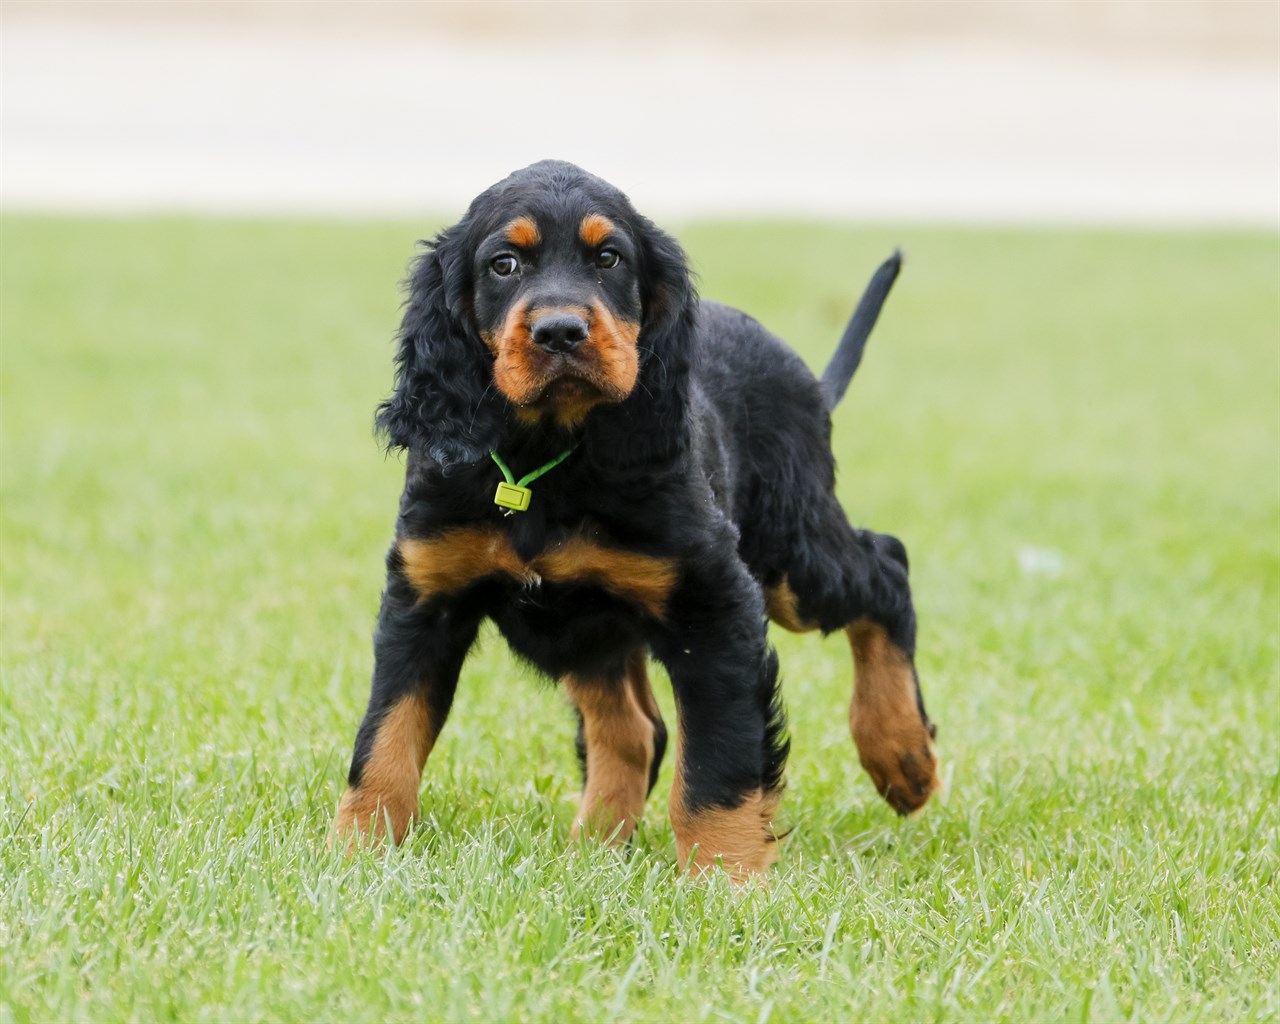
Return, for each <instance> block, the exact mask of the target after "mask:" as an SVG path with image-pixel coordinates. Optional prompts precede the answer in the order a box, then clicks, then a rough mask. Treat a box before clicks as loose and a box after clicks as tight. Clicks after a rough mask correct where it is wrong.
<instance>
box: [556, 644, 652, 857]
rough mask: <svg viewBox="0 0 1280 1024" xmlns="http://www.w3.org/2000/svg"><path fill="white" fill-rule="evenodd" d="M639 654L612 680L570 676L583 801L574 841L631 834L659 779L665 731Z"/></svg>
mask: <svg viewBox="0 0 1280 1024" xmlns="http://www.w3.org/2000/svg"><path fill="white" fill-rule="evenodd" d="M645 659H646V654H645V652H644V651H643V650H636V651H632V652H631V653H630V654H629V655H628V656H627V658H626V661H625V664H624V665H623V668H622V670H621V671H620V672H619V673H618V674H617V675H614V676H611V677H610V678H601V679H597V678H588V677H584V676H576V675H570V676H566V677H565V678H564V680H563V682H564V688H565V692H566V693H567V694H568V696H569V699H570V700H571V701H572V702H573V705H574V707H575V708H576V709H577V712H578V756H579V758H580V759H581V761H582V773H583V786H582V799H581V801H580V802H579V804H578V813H577V815H576V816H575V818H574V823H573V836H574V838H577V837H578V836H580V835H589V836H593V837H595V838H597V839H603V840H607V841H609V842H611V843H614V844H621V843H625V842H626V841H627V840H628V839H630V838H631V834H632V833H633V832H634V831H635V828H636V822H637V821H638V820H639V818H640V814H641V812H642V811H643V809H644V801H645V798H646V797H647V796H648V795H649V792H650V790H652V789H653V784H654V782H655V781H657V778H658V768H659V767H660V766H661V764H662V755H663V753H664V752H665V751H666V746H667V729H666V726H665V725H664V724H663V721H662V714H661V712H660V711H659V710H658V704H657V701H656V700H654V696H653V690H652V689H651V688H650V686H649V674H648V671H647V668H646V664H645Z"/></svg>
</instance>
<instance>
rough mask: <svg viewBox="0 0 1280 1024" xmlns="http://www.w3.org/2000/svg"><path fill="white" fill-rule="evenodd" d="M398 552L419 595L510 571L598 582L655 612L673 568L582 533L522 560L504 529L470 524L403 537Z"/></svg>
mask: <svg viewBox="0 0 1280 1024" xmlns="http://www.w3.org/2000/svg"><path fill="white" fill-rule="evenodd" d="M400 557H401V559H402V560H403V562H404V574H405V577H406V578H407V579H408V580H409V582H410V583H411V584H412V585H413V588H414V589H415V590H416V591H417V592H418V594H419V595H420V596H421V597H422V599H423V600H426V599H427V598H429V597H434V596H436V595H438V594H449V593H453V592H455V591H458V590H461V589H462V588H463V587H466V586H468V585H469V584H471V583H474V582H475V581H476V580H480V579H483V578H485V577H486V576H509V577H510V578H511V579H514V580H516V581H517V582H520V583H524V584H526V585H530V586H535V585H537V584H539V583H541V582H544V581H545V582H547V583H578V584H589V585H592V586H597V587H599V588H600V589H601V590H605V591H607V592H609V593H610V594H613V595H615V596H616V597H621V598H623V599H624V600H628V601H633V602H635V603H636V604H638V605H640V606H641V607H642V608H644V610H645V611H647V612H648V613H649V614H650V615H653V616H654V617H656V618H661V617H662V615H663V612H664V610H665V608H666V603H667V596H668V595H669V594H670V592H671V587H672V586H673V585H674V584H675V581H676V571H677V570H676V563H675V560H674V559H671V558H655V557H653V556H652V555H642V554H639V553H637V552H634V551H624V550H622V549H621V548H609V547H603V546H602V545H599V544H596V543H595V542H593V541H590V540H587V539H586V538H584V537H570V538H569V539H567V540H565V541H562V542H560V543H559V544H556V545H554V546H553V547H549V548H547V549H546V550H545V551H542V552H540V553H539V554H537V555H535V556H534V557H533V558H531V559H530V560H529V561H527V562H526V561H524V560H523V559H522V558H520V556H519V555H517V554H516V552H515V549H514V548H513V547H512V546H511V542H510V540H508V539H507V537H505V536H504V535H503V534H501V533H497V532H495V531H493V530H487V529H483V528H481V527H474V526H464V527H459V528H457V529H454V530H450V531H449V532H448V533H445V534H443V535H442V536H440V537H434V538H432V539H431V540H416V539H414V538H411V537H408V538H405V539H404V540H402V541H400Z"/></svg>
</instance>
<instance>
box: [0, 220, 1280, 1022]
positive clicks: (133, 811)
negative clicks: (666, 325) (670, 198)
mask: <svg viewBox="0 0 1280 1024" xmlns="http://www.w3.org/2000/svg"><path fill="white" fill-rule="evenodd" d="M0 230H2V237H0V242H2V247H3V248H2V253H3V275H2V282H0V283H2V292H0V332H2V333H0V339H2V340H0V344H2V354H3V390H2V392H0V404H2V413H0V415H2V417H3V418H2V427H3V437H2V440H3V448H2V450H0V471H2V483H3V488H2V494H0V500H2V503H3V508H2V514H3V521H2V527H3V530H2V536H0V571H2V572H3V634H2V636H0V640H2V645H3V649H2V652H0V657H2V665H3V676H2V679H0V682H2V686H0V751H2V752H3V758H4V768H3V772H2V773H0V1022H3V1021H27V1020H44V1019H65V1020H95V1021H96V1020H109V1019H139V1020H150V1019H178V1020H184V1021H201V1020H227V1019H268V1020H294V1019H299V1020H301V1019H322V1020H347V1019H362V1020H363V1019H368V1020H381V1019H385V1018H392V1019H402V1020H418V1019H455V1018H457V1019H462V1018H468V1019H478V1020H505V1019H520V1020H551V1019H556V1020H560V1019H580V1020H590V1021H595V1020H614V1019H616V1020H670V1019H679V1020H699V1021H701V1020H706V1021H747V1022H757V1021H765V1020H773V1021H807V1020H853V1019H872V1020H922V1019H928V1020H984V1021H985V1020H993V1019H997V1020H1015V1021H1024V1020H1035V1021H1050V1020H1066V1021H1072V1022H1076V1021H1085V1020H1120V1019H1138V1020H1143V1021H1159V1020H1179V1021H1184V1020H1199V1021H1219V1020H1226V1019H1244V1020H1257V1021H1264V1020H1275V1019H1276V1018H1277V1016H1278V1015H1280V991H1278V990H1277V981H1276V978H1277V976H1278V975H1280V885H1278V883H1280V877H1278V876H1280V305H1278V303H1280V300H1278V298H1277V282H1278V281H1280V246H1278V244H1277V239H1276V237H1275V236H1274V235H1271V234H1230V233H1217V234H1215V233H1119V232H1069V231H1030V230H1029V231H980V230H945V231H943V230H937V231H934V230H923V229H917V228H912V229H903V230H890V229H888V228H885V227H875V228H870V229H860V230H855V229H852V228H837V227H829V226H828V227H816V226H804V225H698V226H692V227H688V228H687V229H685V230H683V231H681V232H679V233H680V235H681V237H682V238H683V240H684V241H685V243H686V245H687V247H688V249H689V252H690V254H691V256H692V258H693V260H694V262H695V265H696V266H697V268H698V270H699V271H700V273H701V275H702V288H703V292H704V293H705V294H707V295H709V296H713V297H716V298H719V299H722V300H725V301H728V302H731V303H734V304H737V305H740V306H742V307H744V308H746V309H747V310H749V311H750V312H751V313H753V314H754V315H756V316H757V317H758V318H759V319H761V320H762V321H763V322H764V323H765V324H766V325H767V326H769V327H771V328H772V329H774V330H775V331H777V332H778V333H780V334H782V335H783V336H784V337H786V338H788V339H789V340H791V341H792V343H793V344H795V345H796V347H797V348H798V349H800V351H801V352H802V353H803V354H804V355H805V357H806V358H807V359H808V360H809V362H810V364H811V365H813V366H815V367H820V366H821V364H822V363H823V361H824V360H825V358H826V356H827V355H828V353H829V352H830V350H831V349H832V348H833V346H834V344H835V341H836V339H837V337H838V336H839V332H840V329H841V327H842V326H843V323H844V319H845V317H846V316H847V314H848V312H849V309H850V308H851V306H852V303H853V301H854V300H855V299H856V298H857V296H858V294H859V293H860V291H861V288H862V286H863V284H864V283H865V281H866V278H867V276H868V275H869V274H870V272H871V270H872V269H873V268H874V266H875V265H876V263H877V262H878V261H879V260H880V259H881V258H882V257H883V256H884V255H885V254H886V252H887V251H888V250H889V249H890V248H891V246H892V245H893V244H895V243H901V244H902V245H903V247H904V249H905V251H906V253H907V257H908V262H907V265H906V268H905V271H904V274H903V277H902V279H901V281H900V282H899V284H898V287H897V289H896V290H895V291H894V294H893V296H892V297H891V299H890V301H889V304H888V306H887V308H886V311H885V315H884V319H883V320H882V322H881V324H880V327H879V328H878V329H877V332H876V334H875V336H874V337H873V339H872V341H871V346H870V349H869V352H868V355H867V358H866V360H865V362H864V364H863V367H862V369H861V371H860V373H859V376H858V377H857V379H856V380H855V381H854V384H853V387H852V388H851V389H850V392H849V395H848V397H847V398H846V399H845V402H844V404H843V405H842V406H841V407H840V409H839V410H838V412H837V415H836V423H835V444H836V448H837V454H838V457H839V460H840V464H841V467H842V475H841V478H840V490H841V495H842V497H843V499H844V501H845V504H846V507H847V508H848V509H849V510H850V512H851V515H852V517H853V519H854V520H855V522H858V523H861V524H864V525H868V526H873V527H875V528H877V529H881V530H887V531H891V532H893V533H896V534H898V535H900V536H901V537H903V538H904V539H905V540H906V542H907V544H908V546H909V547H910V549H911V555H912V572H913V580H914V587H915V592H916V595H917V601H918V605H919V609H920V620H921V632H920V638H921V639H920V644H921V655H920V671H921V676H922V680H923V683H924V687H925V694H926V698H927V700H928V704H929V710H930V713H931V714H932V717H933V718H934V720H935V721H936V722H937V723H938V725H939V730H940V731H939V741H940V750H941V753H942V756H943V759H944V768H943V775H944V778H945V780H946V783H947V789H946V792H945V793H944V794H943V795H942V796H941V798H940V799H938V800H936V801H935V802H934V803H932V804H931V805H930V806H929V807H928V808H927V809H926V811H925V812H924V813H923V814H922V815H920V816H918V817H916V818H914V819H911V820H907V821H900V820H899V819H898V818H897V817H896V816H895V815H894V814H893V813H892V811H891V810H890V809H889V808H888V806H887V805H886V804H884V803H883V802H882V801H881V800H880V799H879V798H878V797H877V796H876V794H875V792H874V790H873V789H872V786H871V783H870V782H869V780H868V779H867V778H866V777H865V776H864V775H863V773H862V771H861V769H860V768H859V766H858V763H857V759H856V756H855V754H854V750H853V747H852V744H851V742H850V740H849V737H848V732H847V725H846V710H845V709H846V706H847V701H848V697H849V692H850V687H851V668H850V663H849V656H848V650H847V647H846V645H845V644H844V642H843V638H841V637H838V636H837V637H832V638H830V639H829V640H826V641H823V640H820V639H819V638H817V637H815V636H808V637H792V636H790V635H788V634H782V633H779V634H778V635H777V636H776V637H775V639H776V642H777V644H778V647H779V649H780V652H781V656H782V664H783V674H784V679H785V684H784V692H785V694H786V696H787V701H788V706H789V710H790V715H791V724H792V737H793V755H792V759H791V762H790V769H789V774H788V778H789V784H788V791H787V796H786V799H785V801H784V804H783V814H782V820H781V824H782V825H783V826H789V827H791V828H793V829H794V831H793V833H792V835H791V838H790V839H789V840H788V841H787V842H786V844H785V847H784V849H783V855H782V859H781V860H780V862H779V864H778V865H777V866H776V868H775V869H774V871H773V873H772V875H771V879H770V883H769V885H768V886H767V887H761V888H757V889H751V890H749V891H746V892H741V893H737V892H734V891H732V890H731V888H730V887H729V886H728V885H727V884H725V883H724V882H723V880H720V881H717V882H691V881H689V880H687V879H683V878H681V877H679V876H678V875H677V872H676V869H675V863H674V859H675V853H674V841H673V837H672V834H671V830H670V826H669V824H668V822H667V820H666V792H667V789H668V788H669V786H670V779H671V761H672V759H671V757H668V759H667V763H666V765H665V766H664V769H663V773H662V777H661V779H660V780H659V783H658V787H657V789H656V791H655V794H654V797H653V799H652V800H651V801H650V803H649V806H648V808H647V813H646V815H645V818H644V821H643V823H642V825H641V829H640V833H639V836H638V839H637V841H636V843H635V845H634V848H633V849H632V850H631V852H630V853H629V854H627V855H618V854H615V853H612V852H609V851H605V850H601V849H597V848H591V847H583V848H579V849H569V848H568V845H567V835H568V831H569V826H570V823H571V818H572V813H573V809H574V800H575V796H576V791H577V787H578V778H577V768H576V762H575V760H574V756H573V751H572V733H573V729H572V723H571V715H570V712H569V710H568V708H567V705H566V704H565V702H564V700H563V698H562V697H561V695H560V694H559V693H558V692H556V691H555V690H554V689H552V688H549V687H546V686H544V685H542V684H541V683H540V682H539V681H538V680H536V679H535V678H533V677H531V675H530V674H529V672H528V671H527V670H525V669H523V668H521V667H520V666H518V665H517V664H516V663H515V662H514V661H513V660H512V659H511V658H510V657H509V656H508V654H507V653H506V651H505V649H504V647H503V645H502V644H501V642H500V641H499V640H498V638H497V637H496V636H495V635H493V634H492V633H488V634H486V637H487V639H486V640H485V642H484V643H483V644H482V646H481V648H480V649H479V651H478V652H477V653H476V654H475V655H473V657H472V660H471V661H470V662H469V663H468V666H467V668H466V669H465V670H464V674H463V680H462V685H461V687H460V689H459V694H458V701H457V703H456V704H455V707H454V712H453V717H452V718H451V720H450V722H449V726H448V728H447V729H446V730H445V732H444V735H443V737H442V740H441V742H440V744H439V745H438V746H437V748H436V752H435V753H434V755H433V757H432V759H431V762H430V764H429V765H428V768H427V773H426V778H425V781H424V784H423V791H422V809H423V820H422V822H421V823H420V824H419V825H418V826H417V827H416V828H415V829H414V830H413V831H412V832H411V834H410V838H409V840H408V841H407V843H406V845H405V846H404V847H402V848H401V849H399V850H395V851H392V852H391V853H389V854H388V855H387V856H385V857H384V858H382V859H377V858H374V857H372V856H362V857H360V858H358V859H357V860H355V861H354V862H352V863H350V864H348V863H345V862H343V861H342V860H341V859H339V858H338V857H336V856H333V855H327V854H326V852H325V850H324V841H325V836H326V832H327V829H328V826H329V822H330V819H331V815H332V812H333V809H334V806H335V804H336V802H337V799H338V796H339V795H340V793H341V790H342V787H343V784H344V777H345V773H346V768H347V760H348V757H349V755H350V746H351V742H352V739H353V736H354V730H355V727H356V725H357V723H358V722H359V720H360V717H361V714H362V712H363V710H364V703H365V699H366V697H367V680H368V675H369V669H370V662H371V653H370V644H369V634H370V631H371V628H372V624H373V617H374V613H375V611H376V605H377V600H378V594H379V590H380V587H381V582H382V580H381V559H382V555H383V552H384V550H385V547H386V545H387V543H388V541H389V539H390V536H391V527H392V523H393V518H394V514H395V508H396V497H397V495H398V491H399V486H400V482H401V475H402V469H401V466H400V464H399V463H398V462H397V461H396V460H394V459H385V458H384V457H383V456H382V455H381V454H380V453H379V450H378V448H377V446H376V444H375V443H374V441H373V440H372V437H371V420H372V411H373V406H374V404H375V403H376V402H377V400H378V399H379V398H381V397H382V396H383V395H384V394H385V392H386V391H387V389H388V387H389V383H390V379H391V362H390V357H391V344H390V335H391V333H392V331H393V329H394V326H395V323H396V321H397V315H398V314H397V308H398V303H399V294H398V289H397V282H398V280H399V278H400V276H401V274H402V272H403V269H404V264H405V262H406V260H407V258H408V257H409V256H410V254H411V243H412V240H413V239H414V238H415V237H418V236H419V235H421V234H423V233H425V232H426V231H427V230H428V227H426V226H423V225H416V226H415V225H406V224H372V225H366V224H351V223H348V224H310V223H285V222H260V223H253V222H233V221H200V220H111V219H100V220H90V219H44V218H35V217H7V218H6V219H5V220H4V221H3V223H2V225H0ZM657 685H658V689H659V693H660V699H661V700H662V702H663V706H664V709H665V711H666V714H667V719H668V722H671V721H672V720H673V717H672V710H671V703H670V699H669V698H670V694H669V688H668V687H667V685H666V683H665V679H662V678H659V679H658V680H657Z"/></svg>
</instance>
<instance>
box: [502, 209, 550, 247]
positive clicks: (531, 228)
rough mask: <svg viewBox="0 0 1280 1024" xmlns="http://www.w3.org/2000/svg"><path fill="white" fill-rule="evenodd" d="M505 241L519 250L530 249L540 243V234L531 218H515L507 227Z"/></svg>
mask: <svg viewBox="0 0 1280 1024" xmlns="http://www.w3.org/2000/svg"><path fill="white" fill-rule="evenodd" d="M507 241H508V242H510V243H511V244H512V245H515V246H519V247H520V248H521V249H532V248H533V247H534V246H535V245H537V244H538V243H539V242H541V241H542V233H541V232H540V231H539V230H538V225H537V224H535V223H534V222H533V218H532V217H517V218H516V219H515V220H513V221H512V222H511V223H510V224H508V225H507Z"/></svg>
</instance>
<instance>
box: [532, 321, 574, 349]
mask: <svg viewBox="0 0 1280 1024" xmlns="http://www.w3.org/2000/svg"><path fill="white" fill-rule="evenodd" d="M533 340H534V342H536V343H537V344H539V345H541V346H542V347H543V348H545V349H546V350H547V351H548V352H572V351H573V350H574V349H575V348H577V347H578V346H579V345H581V344H582V343H583V342H584V341H586V340H587V322H586V321H585V320H583V319H582V317H580V316H578V314H577V313H546V314H544V315H542V316H540V317H538V319H537V320H535V321H534V324H533Z"/></svg>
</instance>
